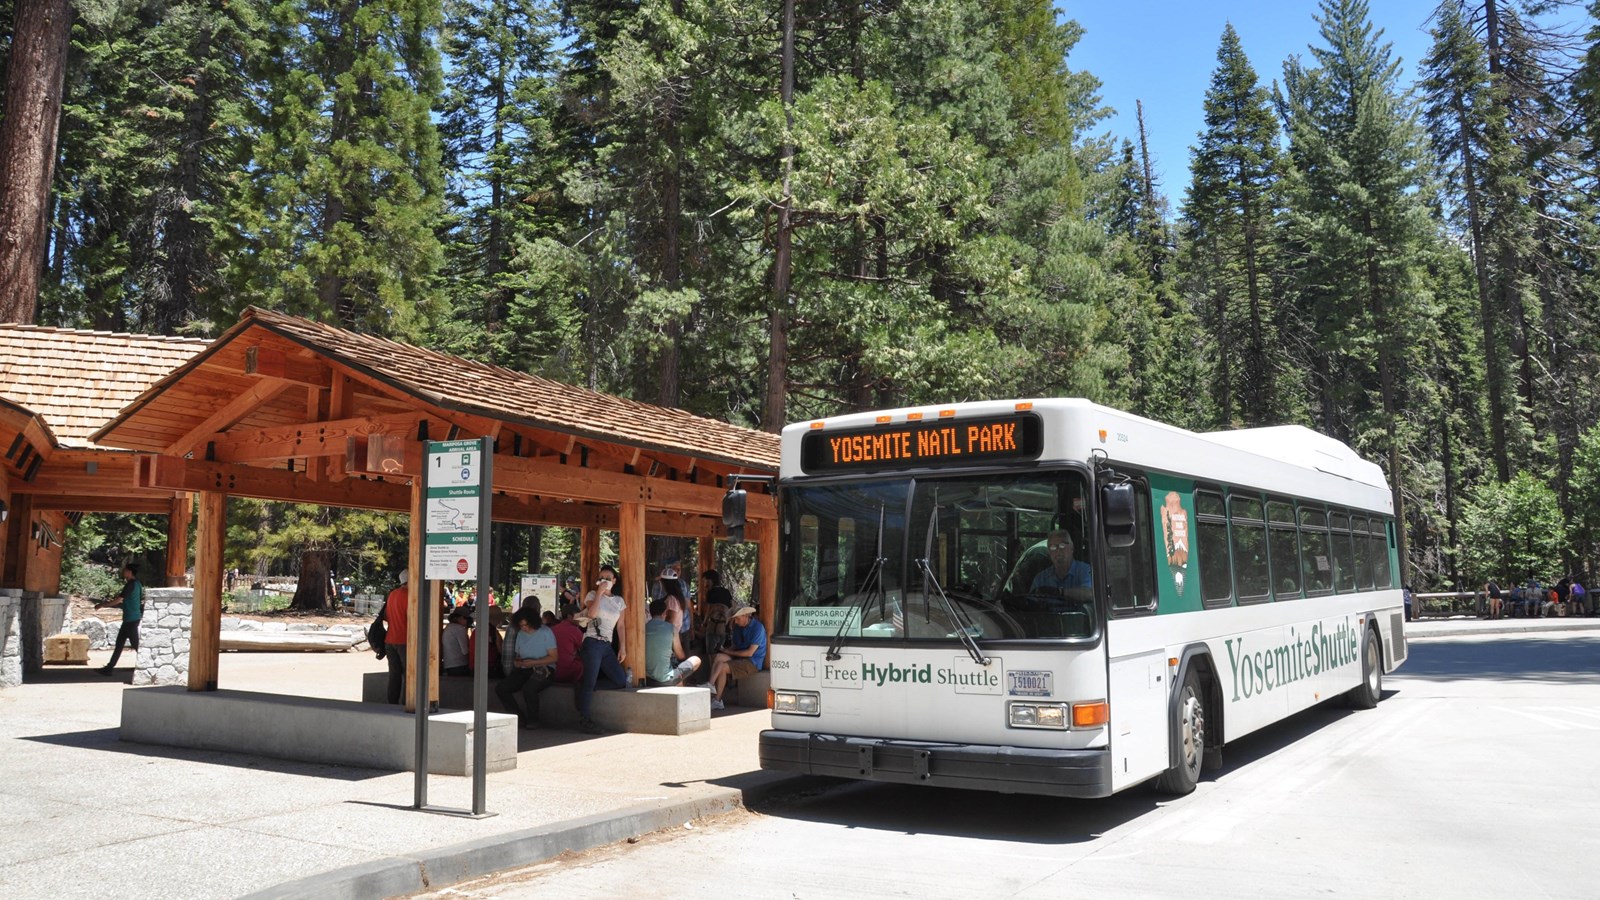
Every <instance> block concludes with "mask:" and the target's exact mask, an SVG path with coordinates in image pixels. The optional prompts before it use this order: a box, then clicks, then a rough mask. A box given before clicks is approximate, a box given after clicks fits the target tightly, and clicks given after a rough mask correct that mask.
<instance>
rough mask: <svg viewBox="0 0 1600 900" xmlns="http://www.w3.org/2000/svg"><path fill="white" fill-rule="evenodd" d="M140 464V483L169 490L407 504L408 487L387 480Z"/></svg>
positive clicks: (150, 460) (163, 460)
mask: <svg viewBox="0 0 1600 900" xmlns="http://www.w3.org/2000/svg"><path fill="white" fill-rule="evenodd" d="M139 463H140V464H139V467H138V471H137V475H136V477H137V478H138V480H139V484H140V486H141V487H147V488H158V489H161V490H165V491H169V492H171V491H190V492H198V491H221V492H222V493H224V494H233V495H235V496H239V497H255V498H256V499H258V500H281V501H283V502H285V503H315V504H318V505H320V506H338V507H344V508H350V509H376V510H383V511H385V512H405V511H406V510H408V509H410V508H411V489H410V488H409V487H407V486H405V485H402V484H391V483H389V482H387V481H368V480H365V479H360V478H346V479H344V480H342V481H312V480H310V479H309V478H306V477H305V475H304V474H302V473H299V472H290V471H288V470H286V469H261V468H255V467H252V466H235V465H228V464H226V463H215V462H205V461H202V460H195V459H181V458H178V457H173V456H143V457H140V460H139Z"/></svg>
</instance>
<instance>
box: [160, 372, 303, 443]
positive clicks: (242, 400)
mask: <svg viewBox="0 0 1600 900" xmlns="http://www.w3.org/2000/svg"><path fill="white" fill-rule="evenodd" d="M294 385H295V382H292V381H284V380H281V379H277V378H272V379H262V380H261V382H259V383H258V384H255V385H253V386H252V387H250V388H249V389H248V390H246V391H245V392H244V393H242V394H240V395H238V396H237V397H235V398H233V400H232V401H230V402H229V403H228V404H227V405H225V406H223V407H222V408H221V409H219V410H217V411H216V412H214V413H212V414H211V415H209V416H207V417H206V418H205V421H203V422H201V423H200V424H199V425H196V426H194V427H193V428H191V429H189V431H188V432H187V433H185V434H184V435H183V437H180V438H178V439H177V440H176V441H173V442H172V443H171V444H168V445H167V446H166V447H165V448H163V449H162V451H161V452H162V453H164V454H166V455H168V456H182V455H184V454H185V453H188V452H189V451H191V450H193V449H194V448H195V447H196V446H197V445H199V444H200V443H201V442H202V441H204V440H206V439H207V438H209V437H211V436H212V435H213V434H216V433H217V432H219V431H226V430H228V429H229V428H232V427H233V426H234V425H236V424H238V422H239V420H240V419H243V418H244V417H245V416H248V415H249V414H250V413H251V412H253V411H255V410H256V409H257V408H259V407H261V406H263V405H265V404H267V403H270V402H272V400H274V399H275V398H277V396H278V395H279V394H282V393H283V392H284V391H286V390H288V389H289V388H291V387H293V386H294Z"/></svg>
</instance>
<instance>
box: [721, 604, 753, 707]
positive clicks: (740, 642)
mask: <svg viewBox="0 0 1600 900" xmlns="http://www.w3.org/2000/svg"><path fill="white" fill-rule="evenodd" d="M755 615H756V611H755V608H754V607H751V606H741V607H739V608H738V609H736V610H734V611H733V627H732V628H730V629H729V635H728V646H727V647H724V648H723V649H722V650H720V651H718V652H717V657H716V659H715V660H713V661H712V663H711V708H712V709H723V708H724V707H725V706H726V704H724V703H723V702H722V691H723V689H724V688H725V687H727V684H728V678H729V676H732V677H735V678H742V677H745V676H747V675H754V674H755V673H757V672H759V671H761V667H762V666H763V665H765V664H766V661H767V628H766V626H765V625H762V624H761V620H760V619H757V618H756V617H755Z"/></svg>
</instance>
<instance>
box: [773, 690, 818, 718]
mask: <svg viewBox="0 0 1600 900" xmlns="http://www.w3.org/2000/svg"><path fill="white" fill-rule="evenodd" d="M772 711H773V712H775V713H788V714H790V715H794V716H820V715H822V695H821V694H818V693H816V692H815V691H773V692H772Z"/></svg>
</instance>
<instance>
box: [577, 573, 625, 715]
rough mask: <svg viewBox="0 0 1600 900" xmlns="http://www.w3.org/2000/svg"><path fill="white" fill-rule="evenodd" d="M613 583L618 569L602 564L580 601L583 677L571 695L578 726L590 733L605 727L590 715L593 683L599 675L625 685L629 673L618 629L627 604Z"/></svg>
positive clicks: (617, 684)
mask: <svg viewBox="0 0 1600 900" xmlns="http://www.w3.org/2000/svg"><path fill="white" fill-rule="evenodd" d="M616 584H617V570H616V569H614V568H612V567H611V566H601V567H600V580H599V582H597V583H596V584H595V589H594V590H593V591H590V592H589V596H587V597H585V598H584V603H583V614H584V615H585V616H588V617H589V624H588V625H586V626H584V629H583V646H582V647H581V648H580V649H579V651H578V654H579V656H580V657H581V658H582V659H583V679H582V680H581V681H579V682H578V684H577V689H576V690H575V691H573V699H574V700H575V701H576V702H577V706H578V728H580V729H581V730H583V731H585V732H588V733H589V734H601V733H603V732H604V731H605V729H603V728H601V727H600V725H599V724H597V723H596V722H595V721H594V719H592V718H590V716H589V710H590V707H591V706H592V705H593V702H594V691H595V686H596V684H597V683H598V682H599V679H600V678H601V676H604V677H605V679H606V680H607V681H608V682H610V683H609V684H608V685H606V686H607V687H608V688H625V687H627V686H628V680H629V679H628V673H627V672H626V671H625V670H623V668H622V664H623V662H625V661H626V660H627V658H628V649H627V647H625V646H624V645H623V637H622V633H621V632H618V631H617V620H618V619H620V618H622V612H623V610H626V609H627V608H628V604H627V603H626V602H624V601H623V599H622V597H621V595H619V594H617V593H615V589H616ZM613 635H614V636H615V637H616V638H617V646H616V650H615V651H613V650H612V647H611V639H612V637H613Z"/></svg>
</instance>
